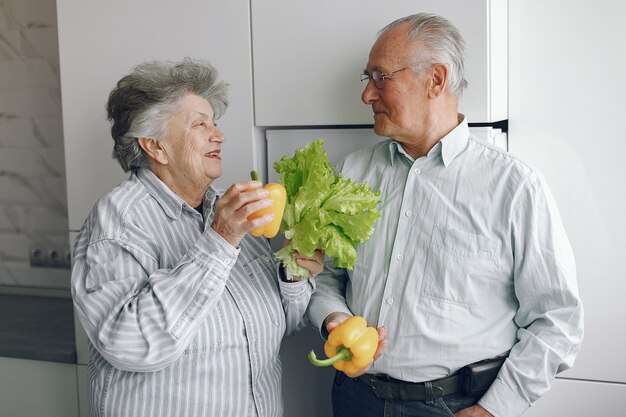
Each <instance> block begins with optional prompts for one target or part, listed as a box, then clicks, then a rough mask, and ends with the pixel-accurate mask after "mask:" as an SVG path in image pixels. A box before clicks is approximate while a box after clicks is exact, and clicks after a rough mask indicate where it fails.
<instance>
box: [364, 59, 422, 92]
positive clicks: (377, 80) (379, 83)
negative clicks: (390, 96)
mask: <svg viewBox="0 0 626 417" xmlns="http://www.w3.org/2000/svg"><path fill="white" fill-rule="evenodd" d="M422 63H423V62H416V63H415V64H411V65H408V66H406V67H404V68H400V69H399V70H395V71H391V72H388V73H386V74H384V73H382V72H381V71H380V70H374V71H372V73H371V74H368V73H367V71H364V72H363V74H361V82H362V83H363V84H364V85H367V83H368V82H369V81H370V79H371V80H372V81H374V85H375V86H376V88H378V89H382V88H383V87H384V86H385V80H386V79H387V78H390V77H391V76H392V75H393V74H396V73H398V72H400V71H404V70H405V69H409V68H413V67H416V66H418V65H421V64H422Z"/></svg>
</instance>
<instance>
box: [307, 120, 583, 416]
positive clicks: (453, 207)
mask: <svg viewBox="0 0 626 417" xmlns="http://www.w3.org/2000/svg"><path fill="white" fill-rule="evenodd" d="M460 117H461V118H462V116H460ZM340 170H341V172H342V173H343V175H344V176H346V177H348V178H352V179H354V180H356V181H359V182H363V181H366V182H368V183H369V185H370V186H371V187H372V189H374V190H380V192H381V200H382V201H381V205H380V211H381V213H382V216H381V217H380V218H379V219H378V220H377V222H376V225H375V231H374V233H373V235H372V236H371V238H370V239H369V241H368V242H366V243H363V244H361V245H359V246H358V248H357V252H358V261H357V264H356V266H355V267H354V269H353V270H352V271H347V274H346V271H344V270H337V269H332V268H329V267H327V268H326V269H325V271H324V272H323V273H322V274H320V275H318V277H317V278H316V283H317V292H316V294H314V295H313V297H312V299H311V304H310V306H309V309H308V314H309V317H310V319H311V321H312V323H313V324H314V325H316V326H318V327H319V326H321V325H322V322H323V320H324V319H325V318H326V317H327V316H328V314H330V313H332V312H335V311H342V312H346V313H349V314H354V315H360V316H363V317H365V318H366V320H367V321H368V323H369V324H370V325H373V326H386V327H387V329H388V344H387V347H386V350H385V352H384V354H383V356H382V357H380V358H379V359H378V360H377V361H376V362H375V363H374V365H373V366H372V368H371V369H370V371H369V372H372V373H385V374H388V375H390V376H392V377H394V378H397V379H401V380H404V381H412V382H420V381H428V380H432V379H437V378H441V377H445V376H446V375H449V374H450V373H453V372H455V371H457V370H459V369H460V368H461V367H463V366H465V365H467V364H470V363H473V362H477V361H479V360H482V359H487V358H491V357H494V356H497V355H501V354H503V353H506V352H507V351H509V350H510V354H509V359H508V360H507V361H506V362H505V364H504V366H503V367H502V369H501V370H500V373H499V375H498V378H497V380H496V382H495V383H494V384H493V385H492V386H491V388H490V389H489V390H488V391H487V393H486V394H485V395H484V396H483V398H482V399H481V401H480V404H481V405H482V406H483V407H484V408H486V409H487V410H488V411H490V412H491V413H492V414H494V415H495V416H497V417H505V416H519V415H521V414H522V413H523V412H524V410H526V409H527V408H528V407H529V406H530V405H532V404H533V403H534V402H535V401H536V400H537V399H538V398H539V397H540V396H541V395H542V394H544V393H545V392H546V391H547V390H548V389H549V387H550V385H551V383H552V380H553V378H554V376H555V374H556V373H557V372H559V371H563V370H565V369H567V368H569V367H571V366H572V365H573V363H574V359H575V356H576V354H577V352H578V350H579V347H580V343H581V340H582V334H583V310H582V304H581V301H580V299H579V296H578V291H577V285H576V270H575V264H574V257H573V253H572V250H571V247H570V244H569V242H568V239H567V237H566V234H565V231H564V229H563V225H562V223H561V219H560V217H559V214H558V211H557V208H556V205H555V203H554V200H553V198H552V196H551V195H550V192H549V191H548V187H547V186H546V184H545V182H544V180H543V178H542V177H541V175H540V174H539V173H538V172H537V171H536V170H534V169H533V168H531V167H529V166H528V165H526V164H525V163H523V162H521V161H520V160H519V159H517V158H516V157H514V156H512V155H510V154H508V153H506V152H504V151H502V150H501V149H499V148H496V147H494V146H491V145H489V144H486V143H483V142H481V141H479V140H478V139H476V138H475V137H473V136H471V135H470V131H469V128H468V125H467V122H466V121H465V120H462V121H461V122H460V124H459V125H458V126H457V127H456V128H455V129H454V130H453V131H452V132H450V133H449V134H448V135H446V136H445V137H444V138H443V139H442V140H441V141H440V142H438V143H437V144H436V145H435V146H434V147H433V148H432V149H431V150H430V152H429V153H428V154H427V155H426V156H424V157H421V158H418V159H417V160H413V159H412V158H411V157H410V156H409V155H408V154H407V153H406V152H404V150H403V148H402V146H400V145H399V144H398V143H397V142H394V141H391V140H386V141H383V142H381V143H379V144H376V145H374V146H373V147H370V148H369V149H365V150H361V151H357V152H355V153H353V154H351V155H349V156H348V157H347V158H346V159H345V160H344V161H343V163H342V164H340ZM330 265H332V263H330Z"/></svg>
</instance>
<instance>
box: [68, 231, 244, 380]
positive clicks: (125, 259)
mask: <svg viewBox="0 0 626 417" xmlns="http://www.w3.org/2000/svg"><path fill="white" fill-rule="evenodd" d="M88 240H89V238H88V237H87V236H86V234H79V236H78V237H77V243H76V253H75V259H74V265H73V269H72V295H73V299H74V305H75V308H76V312H77V314H78V317H79V319H80V321H81V323H82V325H83V327H84V328H85V331H86V333H87V335H88V337H89V340H90V342H91V343H92V344H93V346H94V347H95V348H96V349H97V350H98V351H99V352H100V354H101V355H102V356H103V357H104V358H105V359H106V360H107V361H109V362H110V363H111V364H112V365H113V366H115V367H116V368H119V369H122V370H127V371H134V372H150V371H156V370H159V369H163V368H165V367H166V366H168V365H169V364H170V363H172V362H173V361H175V360H176V359H177V358H178V357H179V356H180V355H181V354H182V353H183V351H184V349H185V348H186V346H187V345H188V343H189V342H190V340H191V338H192V337H193V336H194V334H195V333H196V331H197V328H198V324H199V323H200V322H202V321H203V320H204V319H205V318H206V316H207V315H208V313H209V312H210V310H211V309H212V308H213V306H215V304H216V303H217V301H218V300H219V298H220V296H221V295H222V293H223V291H224V287H225V283H226V280H227V278H228V276H229V274H230V270H231V268H232V266H233V265H234V263H235V261H236V259H237V256H238V253H239V250H238V249H236V248H234V247H232V246H231V245H230V244H228V242H226V241H225V240H224V239H223V238H222V237H221V236H219V235H218V234H217V233H216V232H215V231H214V230H213V229H211V228H207V230H206V231H205V232H204V234H203V235H201V236H200V237H199V239H198V240H197V241H196V242H195V244H194V246H193V247H192V248H191V250H190V251H189V252H188V253H187V254H186V255H184V256H183V257H182V258H181V259H180V261H179V262H178V263H177V264H176V265H175V266H174V267H173V268H171V269H159V268H158V265H159V260H158V259H156V258H155V255H154V250H151V245H154V242H150V241H149V238H146V240H145V241H138V240H133V241H130V240H127V239H124V238H115V239H113V238H102V239H98V240H94V241H91V242H87V241H88ZM148 271H153V272H150V273H149V272H148Z"/></svg>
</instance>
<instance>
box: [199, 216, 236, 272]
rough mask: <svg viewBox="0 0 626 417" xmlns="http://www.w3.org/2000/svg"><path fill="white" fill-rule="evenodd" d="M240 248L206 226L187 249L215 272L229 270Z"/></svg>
mask: <svg viewBox="0 0 626 417" xmlns="http://www.w3.org/2000/svg"><path fill="white" fill-rule="evenodd" d="M240 250H241V249H239V248H235V247H233V245H231V244H230V243H228V242H227V241H226V239H224V238H223V237H222V236H221V235H220V234H219V233H217V232H216V231H215V230H213V229H212V228H210V227H209V228H207V229H206V230H205V231H204V233H203V234H202V237H200V239H198V241H197V242H196V245H195V246H194V247H193V248H191V250H190V251H189V256H191V258H192V259H193V260H194V261H195V262H198V263H200V264H202V265H204V266H206V267H208V268H212V269H213V268H215V269H214V270H216V272H218V273H219V270H222V272H227V271H228V272H229V271H230V269H231V268H232V267H233V265H234V264H235V262H236V261H237V257H238V256H239V252H240Z"/></svg>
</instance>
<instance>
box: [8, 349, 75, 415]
mask: <svg viewBox="0 0 626 417" xmlns="http://www.w3.org/2000/svg"><path fill="white" fill-rule="evenodd" d="M0 415H1V416H11V417H32V416H47V417H78V399H77V394H76V365H69V364H62V363H53V362H42V361H31V360H24V359H13V358H2V357H0Z"/></svg>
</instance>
